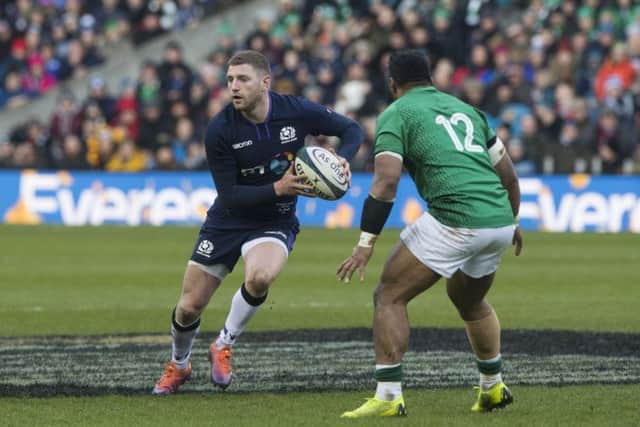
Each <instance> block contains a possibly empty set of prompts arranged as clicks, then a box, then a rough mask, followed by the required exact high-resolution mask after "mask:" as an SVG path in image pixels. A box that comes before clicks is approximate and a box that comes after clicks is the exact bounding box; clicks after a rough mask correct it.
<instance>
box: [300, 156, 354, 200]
mask: <svg viewBox="0 0 640 427" xmlns="http://www.w3.org/2000/svg"><path fill="white" fill-rule="evenodd" d="M293 165H294V166H293V170H294V172H295V173H296V175H300V174H305V175H306V176H307V177H308V178H309V180H308V184H310V185H311V186H313V188H314V190H315V192H316V194H317V195H318V197H320V198H321V199H325V200H338V199H339V198H340V197H342V196H344V194H345V193H346V192H347V189H348V188H349V183H348V182H347V176H346V174H345V172H344V169H343V168H342V166H340V160H338V158H337V157H336V156H335V155H334V154H333V153H331V152H330V151H329V150H325V149H324V148H321V147H315V146H309V147H303V148H301V149H300V150H299V151H298V152H297V153H296V158H295V160H294V162H293Z"/></svg>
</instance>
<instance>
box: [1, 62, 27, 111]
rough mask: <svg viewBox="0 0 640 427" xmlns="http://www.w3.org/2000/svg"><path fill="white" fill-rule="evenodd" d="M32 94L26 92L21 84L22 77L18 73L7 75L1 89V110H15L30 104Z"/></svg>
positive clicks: (13, 72) (12, 72)
mask: <svg viewBox="0 0 640 427" xmlns="http://www.w3.org/2000/svg"><path fill="white" fill-rule="evenodd" d="M30 97H31V92H29V91H28V90H26V89H25V88H24V87H23V86H22V83H21V82H20V75H19V74H18V73H17V72H16V71H11V72H9V73H7V75H6V76H5V78H4V85H3V87H2V88H0V108H3V107H4V108H8V109H14V108H18V107H22V106H23V105H25V104H27V103H28V102H29V98H30Z"/></svg>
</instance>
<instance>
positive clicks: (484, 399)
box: [471, 381, 513, 412]
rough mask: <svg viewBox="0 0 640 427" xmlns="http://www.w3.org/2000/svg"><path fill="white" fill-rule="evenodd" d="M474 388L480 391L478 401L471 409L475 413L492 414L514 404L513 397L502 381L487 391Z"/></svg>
mask: <svg viewBox="0 0 640 427" xmlns="http://www.w3.org/2000/svg"><path fill="white" fill-rule="evenodd" d="M474 388H475V389H477V390H478V399H477V400H476V403H474V404H473V406H472V407H471V410H472V411H473V412H491V411H493V410H494V409H499V408H504V407H505V406H507V405H509V404H511V403H513V395H512V394H511V391H510V390H509V389H508V388H507V386H506V385H505V384H504V383H503V382H502V381H500V382H499V383H497V384H496V385H494V386H493V387H491V388H490V389H489V390H487V391H482V390H481V389H480V387H474Z"/></svg>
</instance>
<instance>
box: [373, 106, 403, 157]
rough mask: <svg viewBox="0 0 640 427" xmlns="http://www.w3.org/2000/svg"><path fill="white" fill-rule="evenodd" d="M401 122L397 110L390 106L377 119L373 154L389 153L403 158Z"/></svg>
mask: <svg viewBox="0 0 640 427" xmlns="http://www.w3.org/2000/svg"><path fill="white" fill-rule="evenodd" d="M403 136H404V130H403V122H402V117H401V116H400V113H399V112H398V109H397V108H396V107H395V105H391V106H390V107H389V108H387V109H386V110H385V111H384V112H383V113H382V114H381V115H380V117H378V123H377V128H376V142H375V146H374V149H373V154H374V155H375V154H378V153H382V152H383V151H391V152H393V153H396V154H399V155H401V156H402V157H403V158H404V156H405V147H404V143H403V142H402V141H403V140H404V138H403Z"/></svg>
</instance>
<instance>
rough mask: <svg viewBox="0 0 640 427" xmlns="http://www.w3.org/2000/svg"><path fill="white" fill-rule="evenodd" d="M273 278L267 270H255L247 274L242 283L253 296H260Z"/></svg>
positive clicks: (265, 291) (267, 288)
mask: <svg viewBox="0 0 640 427" xmlns="http://www.w3.org/2000/svg"><path fill="white" fill-rule="evenodd" d="M273 279H274V277H273V275H272V274H271V273H269V272H268V271H265V270H256V271H252V272H250V273H248V274H247V277H245V280H244V283H245V287H246V288H247V290H248V291H249V293H251V294H252V295H253V296H255V297H261V296H263V295H265V294H266V293H267V291H268V290H269V286H270V285H271V282H273Z"/></svg>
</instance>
